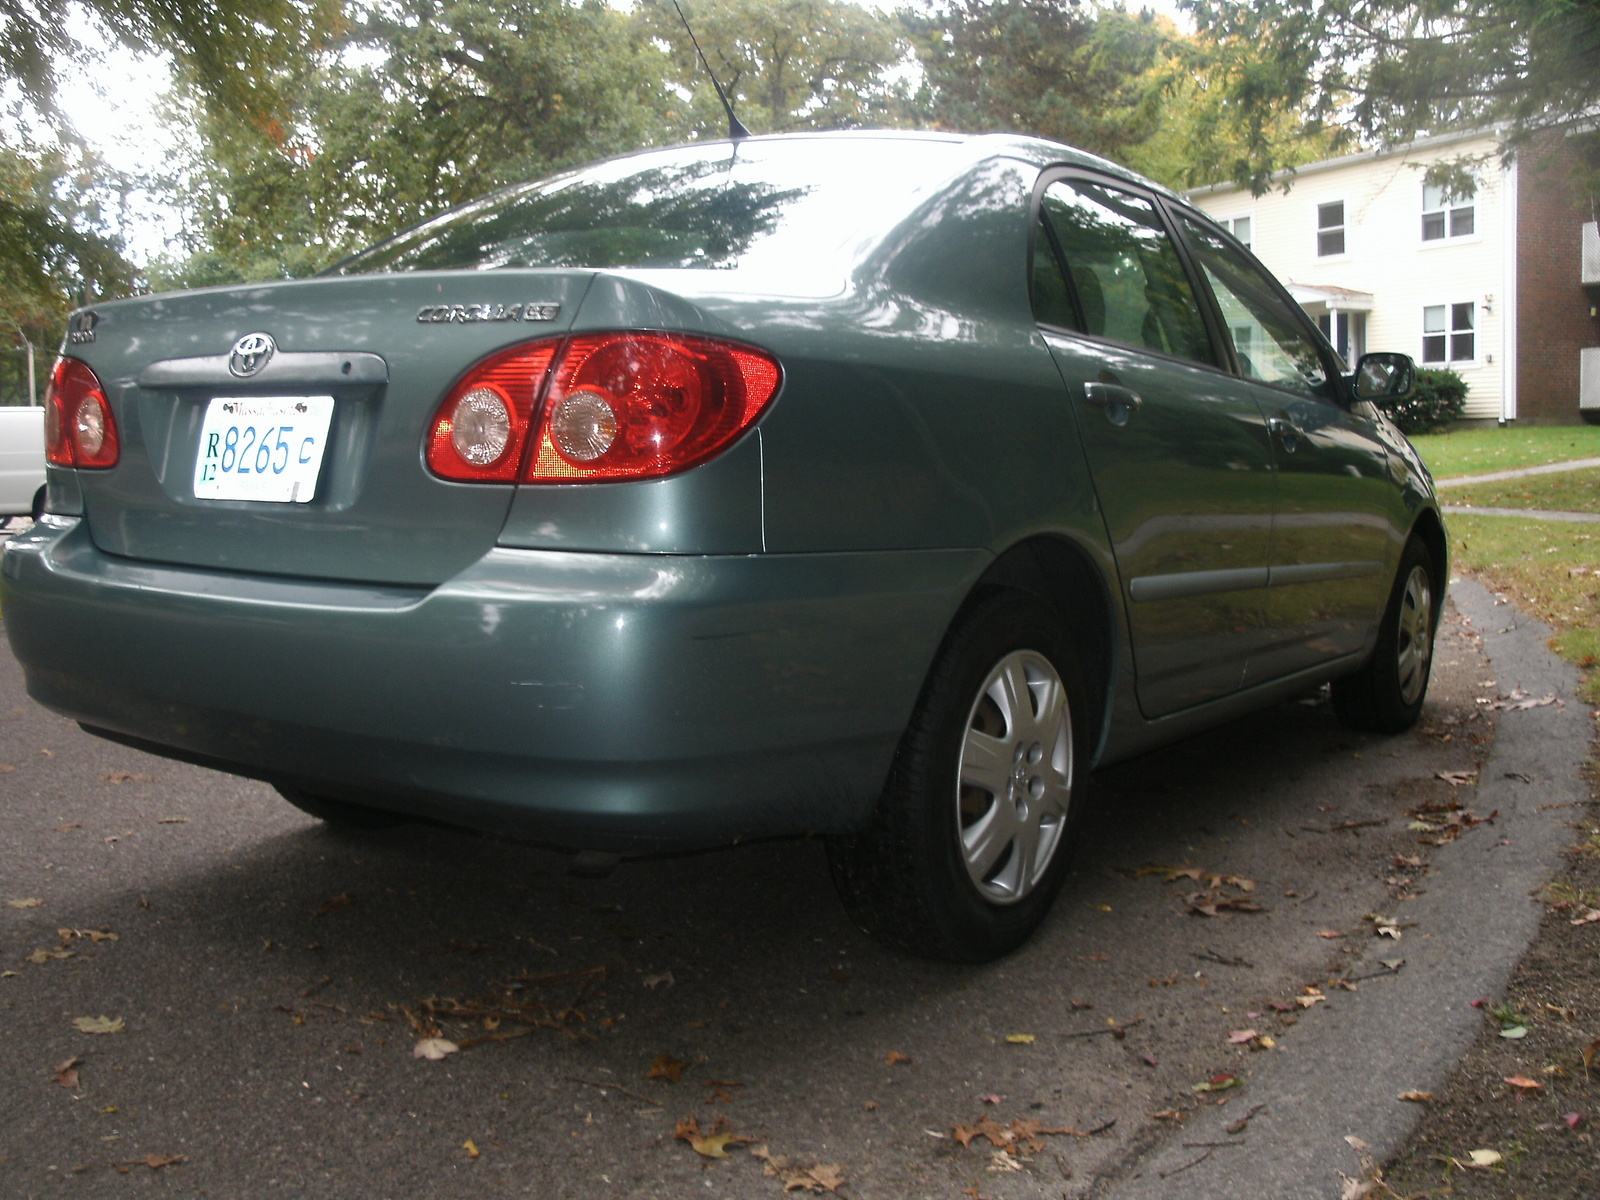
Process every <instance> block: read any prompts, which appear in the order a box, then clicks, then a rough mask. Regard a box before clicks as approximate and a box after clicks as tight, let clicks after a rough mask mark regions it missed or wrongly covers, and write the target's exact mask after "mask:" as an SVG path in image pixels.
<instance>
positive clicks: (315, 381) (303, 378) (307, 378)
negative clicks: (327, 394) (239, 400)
mask: <svg viewBox="0 0 1600 1200" xmlns="http://www.w3.org/2000/svg"><path fill="white" fill-rule="evenodd" d="M228 360H229V355H226V354H209V355H205V356H203V357H200V358H164V359H161V360H160V361H159V362H153V363H151V364H150V365H149V366H147V367H146V368H145V369H144V370H142V371H140V372H139V379H138V383H139V386H140V387H142V388H181V387H227V388H238V387H240V386H241V385H242V384H245V385H248V386H249V387H250V388H252V389H254V388H257V387H259V386H261V385H263V384H267V385H271V386H274V387H287V386H295V387H335V386H337V385H339V384H344V383H353V384H362V385H371V384H375V383H388V382H389V364H388V363H386V362H384V361H383V359H382V358H381V357H379V356H378V355H376V354H366V353H362V352H352V353H349V354H341V353H339V352H338V351H334V350H301V351H295V352H292V353H291V352H287V351H283V350H279V351H278V352H277V353H276V354H274V355H273V356H272V357H271V358H270V359H268V360H267V363H266V365H265V366H263V367H262V368H261V369H260V370H259V371H257V372H256V373H255V374H254V375H250V376H248V377H247V378H246V379H244V380H241V379H240V377H239V376H238V375H235V374H234V373H232V372H231V371H229V370H228Z"/></svg>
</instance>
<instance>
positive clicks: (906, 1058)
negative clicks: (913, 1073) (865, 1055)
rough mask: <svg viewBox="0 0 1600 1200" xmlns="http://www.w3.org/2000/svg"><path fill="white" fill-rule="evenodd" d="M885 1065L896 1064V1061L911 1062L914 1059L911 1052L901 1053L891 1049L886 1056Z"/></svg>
mask: <svg viewBox="0 0 1600 1200" xmlns="http://www.w3.org/2000/svg"><path fill="white" fill-rule="evenodd" d="M883 1061H884V1065H885V1066H890V1067H892V1066H894V1065H895V1064H896V1063H909V1062H912V1061H914V1060H913V1059H912V1057H911V1055H909V1054H901V1053H900V1051H898V1050H891V1051H889V1053H888V1054H886V1055H885V1056H884V1059H883Z"/></svg>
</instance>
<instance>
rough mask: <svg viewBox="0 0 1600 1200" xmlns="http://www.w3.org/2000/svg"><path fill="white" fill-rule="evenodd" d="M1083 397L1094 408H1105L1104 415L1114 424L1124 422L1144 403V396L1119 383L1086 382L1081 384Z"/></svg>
mask: <svg viewBox="0 0 1600 1200" xmlns="http://www.w3.org/2000/svg"><path fill="white" fill-rule="evenodd" d="M1083 398H1084V400H1085V402H1087V403H1089V404H1092V405H1093V406H1094V407H1095V408H1103V409H1105V412H1106V416H1107V417H1109V418H1110V419H1111V421H1112V423H1113V424H1116V425H1122V424H1126V422H1127V420H1128V418H1129V417H1130V416H1132V415H1133V414H1134V413H1136V412H1138V411H1139V409H1140V408H1141V407H1143V405H1144V397H1142V396H1140V395H1139V393H1138V392H1136V391H1134V390H1133V389H1132V388H1131V387H1123V386H1122V384H1120V383H1100V382H1098V381H1091V382H1089V383H1086V384H1084V385H1083ZM1119 417H1120V418H1121V419H1120V420H1119V419H1118V418H1119Z"/></svg>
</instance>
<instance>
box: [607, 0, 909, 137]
mask: <svg viewBox="0 0 1600 1200" xmlns="http://www.w3.org/2000/svg"><path fill="white" fill-rule="evenodd" d="M679 3H680V4H681V5H682V7H683V12H684V15H685V16H687V17H688V19H689V22H690V24H691V25H692V27H693V28H694V33H695V37H696V38H698V39H699V42H700V47H701V49H702V50H704V51H705V55H706V59H707V61H709V62H710V64H711V69H712V70H713V71H715V72H716V75H717V79H718V81H719V82H720V83H721V84H722V86H723V89H724V90H725V91H726V92H727V93H728V97H729V99H730V100H731V101H732V102H733V106H734V110H735V111H736V112H737V113H738V114H739V119H740V120H741V121H743V122H744V123H745V125H746V126H748V127H749V129H750V130H751V132H752V133H786V132H789V131H792V130H797V129H853V128H858V127H860V126H863V125H881V124H884V123H887V122H889V121H891V120H892V116H891V114H892V110H893V106H894V104H895V101H896V98H897V96H898V92H897V90H896V89H895V87H894V86H893V85H892V84H891V83H890V82H889V81H888V79H887V78H886V74H885V73H886V72H887V71H888V69H889V68H890V67H892V66H893V65H894V64H895V63H897V62H898V61H899V60H900V59H901V58H902V57H903V55H904V52H905V51H904V47H903V45H902V44H901V42H900V40H899V37H898V35H897V32H896V30H895V28H894V26H893V25H892V24H891V22H890V21H889V20H888V19H887V18H884V17H881V16H879V15H878V14H876V13H874V12H870V11H868V10H867V9H865V8H863V7H861V6H860V5H857V4H850V3H834V2H831V0H692V2H690V0H679ZM637 19H638V25H639V29H640V31H641V32H642V33H643V34H644V35H645V36H646V37H649V38H650V39H652V41H654V42H657V43H659V44H661V45H665V46H666V47H668V53H669V61H670V67H669V71H670V76H669V82H670V83H671V84H672V85H673V86H674V87H675V88H676V89H678V90H680V91H681V92H683V93H686V94H688V95H689V97H690V100H689V103H688V111H687V113H686V114H685V116H686V118H687V127H688V128H689V129H692V130H693V131H694V132H695V133H696V134H697V135H698V136H702V137H703V136H708V135H709V136H711V137H724V136H726V134H727V129H728V120H727V117H726V115H725V114H724V113H723V110H722V105H721V102H720V101H718V100H717V96H716V91H715V89H714V88H713V87H712V86H711V81H710V80H709V79H707V78H706V73H705V68H703V67H702V66H701V65H700V61H699V59H698V57H697V56H696V55H695V52H694V46H693V45H692V44H691V43H690V41H689V35H688V34H687V33H685V32H684V28H683V23H682V21H680V20H679V18H678V13H677V10H676V9H674V8H673V6H672V0H646V2H645V3H641V4H640V6H639V8H638V10H637Z"/></svg>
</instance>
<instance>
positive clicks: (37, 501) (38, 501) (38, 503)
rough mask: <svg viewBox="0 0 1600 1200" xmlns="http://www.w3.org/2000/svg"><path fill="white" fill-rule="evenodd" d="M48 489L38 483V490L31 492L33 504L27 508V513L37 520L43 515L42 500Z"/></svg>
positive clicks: (43, 500)
mask: <svg viewBox="0 0 1600 1200" xmlns="http://www.w3.org/2000/svg"><path fill="white" fill-rule="evenodd" d="M47 494H48V489H47V488H45V487H44V485H42V484H41V485H40V487H39V490H38V491H37V492H35V493H34V494H33V504H32V505H31V506H30V507H29V509H28V515H29V516H30V517H32V518H33V519H34V520H35V521H37V520H38V519H39V518H40V517H42V516H44V502H45V497H46V495H47Z"/></svg>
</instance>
